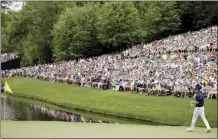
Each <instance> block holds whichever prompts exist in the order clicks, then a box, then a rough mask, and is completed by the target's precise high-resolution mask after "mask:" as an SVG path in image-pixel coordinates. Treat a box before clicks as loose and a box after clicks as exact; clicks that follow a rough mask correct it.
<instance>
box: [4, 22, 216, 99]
mask: <svg viewBox="0 0 218 139" xmlns="http://www.w3.org/2000/svg"><path fill="white" fill-rule="evenodd" d="M216 53H217V26H213V27H209V28H207V29H202V30H200V31H196V32H192V33H190V32H188V33H185V34H180V35H176V36H173V37H168V38H165V39H162V40H158V41H155V42H152V43H148V44H140V45H138V46H133V47H132V48H130V49H127V50H125V51H123V52H122V53H120V54H115V55H102V56H99V57H92V58H88V59H80V60H77V61H76V60H71V61H62V62H58V63H53V64H44V65H36V66H30V67H25V68H21V69H16V70H5V71H2V76H3V77H13V76H24V77H32V78H36V79H40V80H49V81H58V82H62V83H68V84H75V85H80V86H86V87H97V88H102V89H109V88H111V89H114V90H121V91H131V92H134V93H140V94H147V95H174V96H181V97H191V96H193V95H194V94H193V88H194V87H195V85H196V84H197V83H199V84H201V85H202V86H203V89H202V91H203V92H204V93H205V95H207V96H208V98H210V97H211V95H212V94H215V95H217V93H216V90H217V73H218V70H217V54H216Z"/></svg>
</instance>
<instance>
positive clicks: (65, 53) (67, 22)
mask: <svg viewBox="0 0 218 139" xmlns="http://www.w3.org/2000/svg"><path fill="white" fill-rule="evenodd" d="M98 11H99V8H98V5H93V4H86V5H85V6H83V7H77V6H75V7H73V8H67V9H66V11H65V12H64V13H62V14H61V15H60V18H59V20H58V22H57V23H56V24H55V26H54V29H53V36H54V40H53V42H54V55H55V58H56V60H57V61H59V60H69V59H73V58H82V57H89V56H92V55H96V54H98V53H100V50H101V49H99V46H100V43H99V41H98V39H97V29H96V28H97V26H96V25H97V24H96V22H97V15H98V13H99V12H98Z"/></svg>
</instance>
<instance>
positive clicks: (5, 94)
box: [4, 93, 6, 122]
mask: <svg viewBox="0 0 218 139" xmlns="http://www.w3.org/2000/svg"><path fill="white" fill-rule="evenodd" d="M5 105H6V93H5V97H4V122H5V113H6V106H5Z"/></svg>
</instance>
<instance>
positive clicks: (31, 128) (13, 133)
mask: <svg viewBox="0 0 218 139" xmlns="http://www.w3.org/2000/svg"><path fill="white" fill-rule="evenodd" d="M21 127H22V128H21ZM186 128H187V127H183V126H181V127H174V126H148V125H118V124H92V123H70V122H39V121H25V122H24V121H5V122H4V121H2V124H1V130H2V131H1V137H2V138H216V137H217V129H216V128H214V129H212V132H211V133H204V130H205V128H196V129H195V131H194V132H186Z"/></svg>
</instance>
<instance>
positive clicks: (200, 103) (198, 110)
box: [187, 84, 211, 133]
mask: <svg viewBox="0 0 218 139" xmlns="http://www.w3.org/2000/svg"><path fill="white" fill-rule="evenodd" d="M200 90H201V86H200V85H199V84H197V85H196V86H195V93H196V97H195V99H196V101H191V104H196V107H195V110H194V112H193V117H192V123H191V127H190V128H188V129H187V131H188V132H192V131H194V127H195V123H196V121H197V119H198V116H199V115H200V116H201V119H202V120H203V121H204V124H205V125H206V127H207V130H206V131H205V132H206V133H209V132H210V131H211V128H210V125H209V123H208V121H207V119H206V118H205V114H204V95H203V94H202V92H201V91H200Z"/></svg>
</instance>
